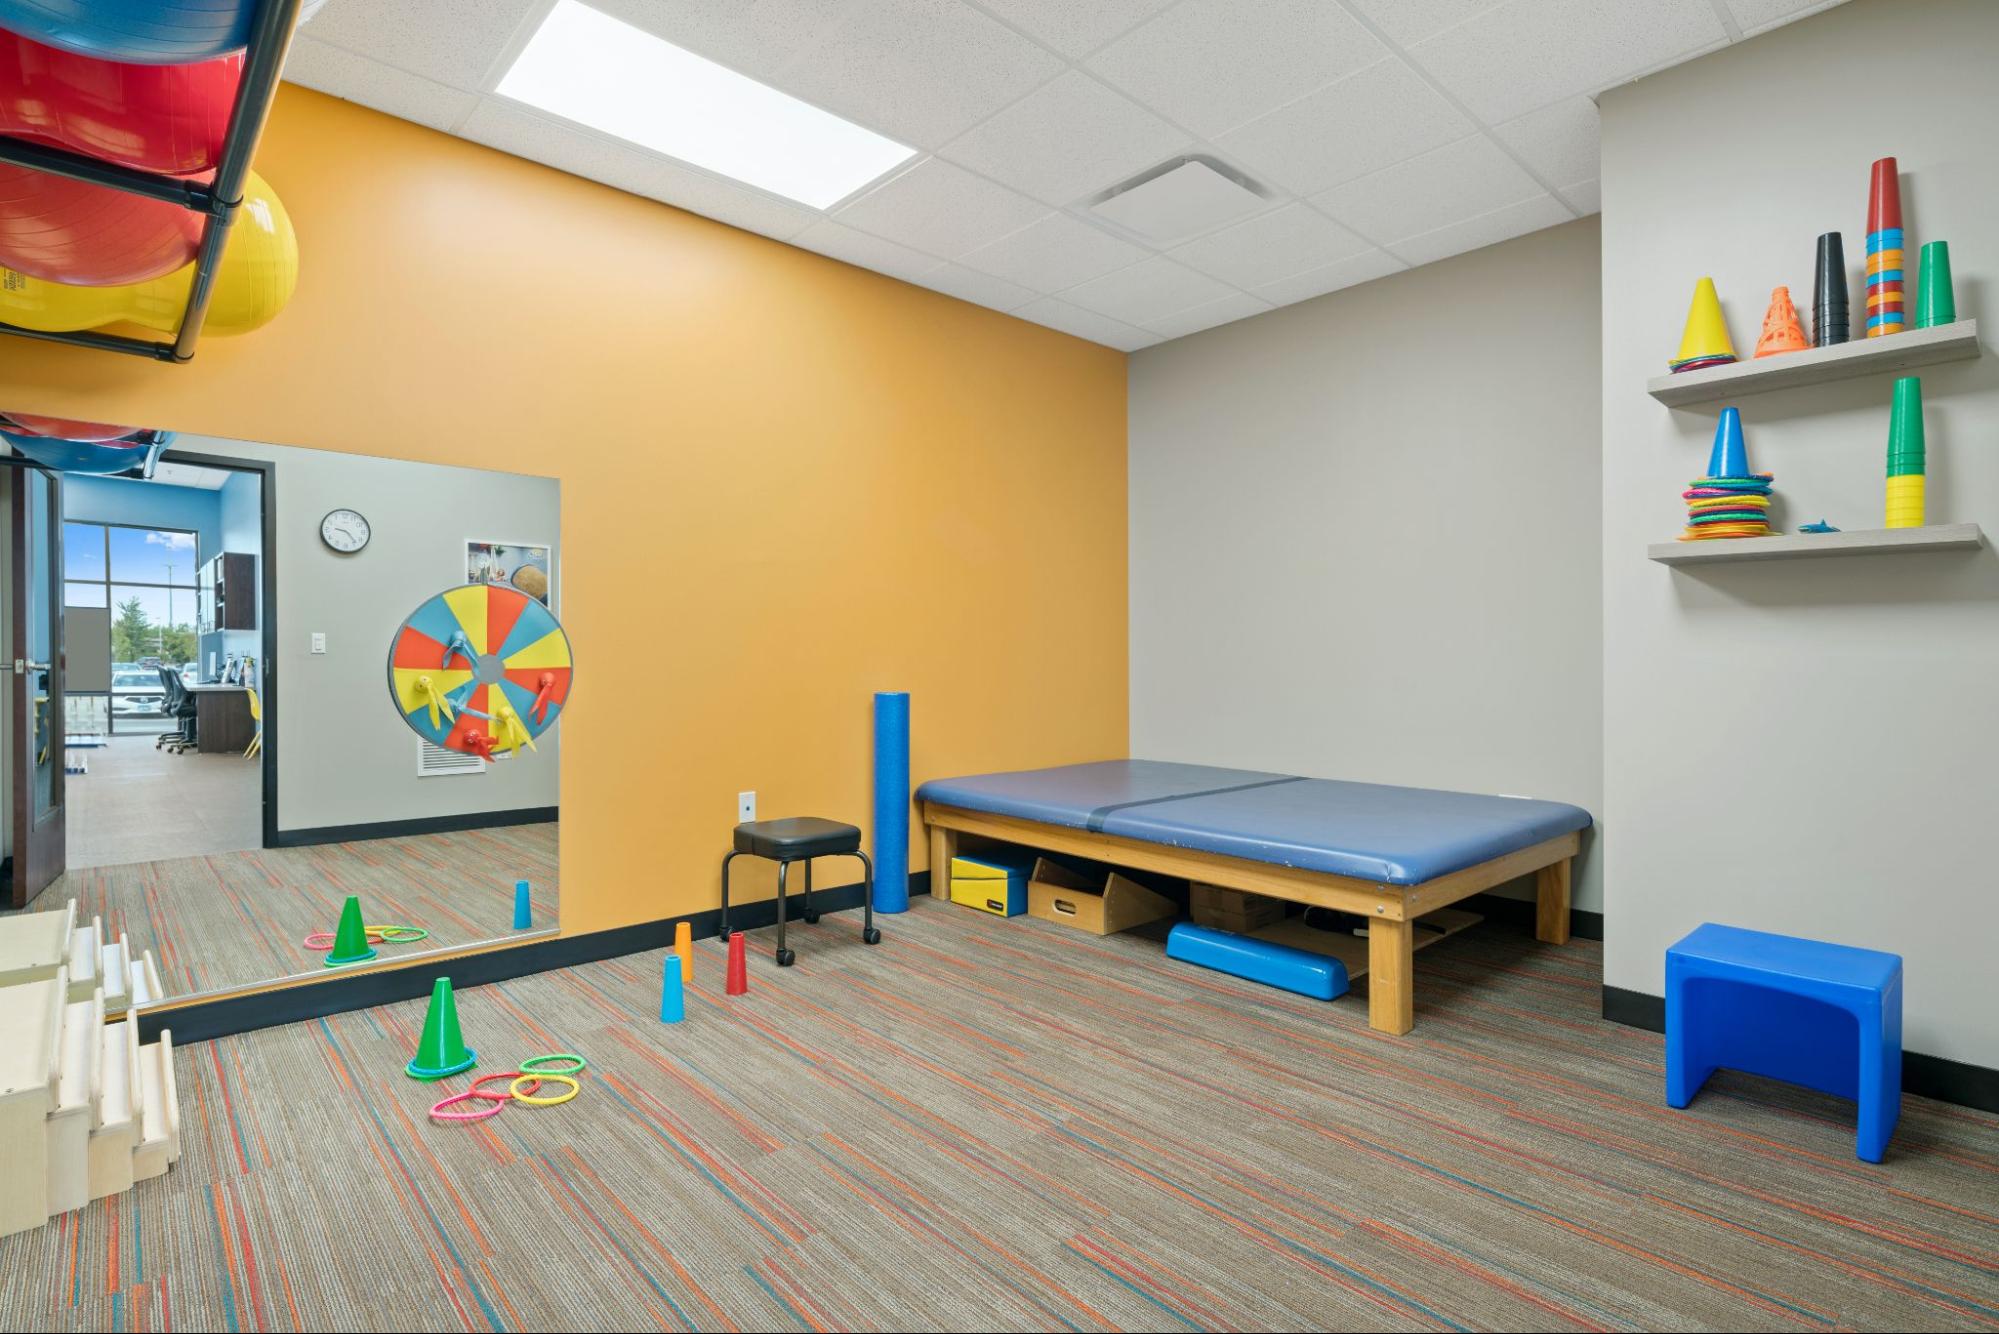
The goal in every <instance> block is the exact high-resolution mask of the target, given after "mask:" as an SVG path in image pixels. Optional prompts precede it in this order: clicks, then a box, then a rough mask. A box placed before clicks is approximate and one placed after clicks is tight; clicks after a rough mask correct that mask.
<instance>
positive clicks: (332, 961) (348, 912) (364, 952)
mask: <svg viewBox="0 0 1999 1334" xmlns="http://www.w3.org/2000/svg"><path fill="white" fill-rule="evenodd" d="M374 957H375V947H374V946H373V945H370V944H369V943H368V928H367V927H365V926H363V925H361V900H360V899H358V898H355V897H354V896H353V895H352V894H349V895H348V896H347V903H346V905H345V906H344V907H342V908H341V909H340V929H339V930H338V931H335V932H334V933H333V948H332V949H330V950H328V951H327V952H326V966H327V967H328V968H338V967H339V966H340V965H341V964H343V963H364V962H366V961H367V960H369V959H372V958H374Z"/></svg>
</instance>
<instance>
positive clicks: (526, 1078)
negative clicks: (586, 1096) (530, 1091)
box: [507, 1075, 583, 1107]
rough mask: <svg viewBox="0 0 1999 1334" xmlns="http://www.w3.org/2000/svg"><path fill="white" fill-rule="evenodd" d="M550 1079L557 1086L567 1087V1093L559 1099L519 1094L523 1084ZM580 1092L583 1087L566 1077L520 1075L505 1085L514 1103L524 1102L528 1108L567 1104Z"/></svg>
mask: <svg viewBox="0 0 1999 1334" xmlns="http://www.w3.org/2000/svg"><path fill="white" fill-rule="evenodd" d="M550 1079H552V1080H554V1081H555V1082H556V1083H558V1084H567V1085H569V1092H567V1093H565V1094H563V1095H562V1096H561V1097H559V1098H533V1097H529V1096H528V1095H527V1094H525V1093H523V1092H521V1085H523V1084H526V1083H529V1082H530V1081H533V1080H544V1081H546V1080H550ZM582 1091H583V1086H582V1085H581V1084H579V1083H577V1082H576V1081H575V1080H574V1079H572V1078H570V1077H569V1076H568V1075H522V1076H521V1077H520V1078H519V1079H516V1080H515V1081H514V1082H513V1083H511V1084H509V1085H507V1092H509V1093H511V1094H513V1095H514V1100H515V1101H516V1102H524V1103H526V1104H527V1105H528V1106H530V1107H555V1106H558V1105H560V1104H562V1103H565V1102H568V1101H569V1100H570V1099H571V1098H573V1097H575V1096H576V1095H577V1094H579V1093H581V1092H582Z"/></svg>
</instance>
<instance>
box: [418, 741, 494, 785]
mask: <svg viewBox="0 0 1999 1334" xmlns="http://www.w3.org/2000/svg"><path fill="white" fill-rule="evenodd" d="M485 772H486V762H485V761H484V760H482V759H480V758H479V757H478V756H477V755H467V754H466V753H465V752H463V751H459V750H446V749H445V748H444V747H443V746H433V745H431V744H430V742H428V741H425V740H424V739H423V738H422V737H418V738H417V739H416V776H417V777H418V778H442V777H445V776H446V775H448V774H482V773H485Z"/></svg>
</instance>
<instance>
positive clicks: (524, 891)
mask: <svg viewBox="0 0 1999 1334" xmlns="http://www.w3.org/2000/svg"><path fill="white" fill-rule="evenodd" d="M1731 411H1733V409H1731ZM533 925H534V910H533V909H532V908H530V907H529V906H528V882H527V881H525V880H516V881H514V930H516V931H525V930H527V929H528V928H529V927H531V926H533Z"/></svg>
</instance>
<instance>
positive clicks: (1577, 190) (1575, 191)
mask: <svg viewBox="0 0 1999 1334" xmlns="http://www.w3.org/2000/svg"><path fill="white" fill-rule="evenodd" d="M1555 193H1557V194H1559V195H1560V196H1561V197H1562V198H1563V199H1565V200H1567V201H1568V205H1569V207H1570V208H1572V209H1574V210H1575V211H1576V212H1578V213H1580V214H1582V216H1584V217H1588V216H1589V215H1590V214H1592V213H1601V212H1603V184H1602V182H1600V181H1598V180H1597V179H1596V178H1594V177H1592V178H1590V179H1589V180H1587V181H1578V182H1577V183H1576V184H1574V185H1565V186H1563V187H1562V188H1561V189H1560V190H1558V191H1556V192H1555Z"/></svg>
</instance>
